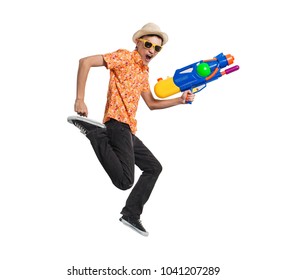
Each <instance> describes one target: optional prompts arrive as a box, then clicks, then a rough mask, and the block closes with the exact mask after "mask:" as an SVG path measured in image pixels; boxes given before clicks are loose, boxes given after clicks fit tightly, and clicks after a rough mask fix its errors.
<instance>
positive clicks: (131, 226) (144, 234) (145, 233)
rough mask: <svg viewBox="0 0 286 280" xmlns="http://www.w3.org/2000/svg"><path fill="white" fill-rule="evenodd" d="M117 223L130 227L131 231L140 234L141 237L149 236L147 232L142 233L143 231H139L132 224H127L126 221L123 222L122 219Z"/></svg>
mask: <svg viewBox="0 0 286 280" xmlns="http://www.w3.org/2000/svg"><path fill="white" fill-rule="evenodd" d="M119 221H120V222H122V223H123V224H124V225H126V226H128V227H130V228H131V229H133V230H134V231H136V232H137V233H140V234H141V235H143V236H148V235H149V233H148V232H144V231H142V230H140V229H138V228H136V227H134V226H133V225H132V224H130V223H128V222H127V221H126V220H124V219H122V218H120V219H119Z"/></svg>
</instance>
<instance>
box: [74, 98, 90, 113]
mask: <svg viewBox="0 0 286 280" xmlns="http://www.w3.org/2000/svg"><path fill="white" fill-rule="evenodd" d="M74 110H75V112H77V113H78V114H79V115H80V116H82V117H87V115H88V110H87V106H86V105H85V103H84V101H83V100H79V99H77V100H76V101H75V103H74Z"/></svg>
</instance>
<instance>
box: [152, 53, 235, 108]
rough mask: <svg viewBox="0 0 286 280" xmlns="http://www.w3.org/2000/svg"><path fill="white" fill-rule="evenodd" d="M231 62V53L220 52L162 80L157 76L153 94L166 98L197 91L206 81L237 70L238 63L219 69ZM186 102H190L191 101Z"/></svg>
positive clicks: (232, 60) (232, 59)
mask: <svg viewBox="0 0 286 280" xmlns="http://www.w3.org/2000/svg"><path fill="white" fill-rule="evenodd" d="M233 62H234V57H233V56H232V55H230V54H227V55H224V54H223V53H220V54H219V55H217V56H215V57H214V58H212V59H208V60H201V61H198V62H195V63H193V64H190V65H188V66H186V67H183V68H181V69H178V70H176V72H175V74H174V76H173V77H167V78H166V79H164V80H163V79H162V78H159V79H158V82H157V83H156V85H155V88H154V91H155V94H156V95H157V96H158V97H159V98H166V97H169V96H171V95H173V94H176V93H178V92H183V91H185V90H191V91H192V93H196V92H199V91H201V90H202V89H204V88H205V87H206V85H207V83H209V82H212V81H214V80H216V79H218V78H220V77H221V76H223V75H225V74H230V73H232V72H234V71H237V70H238V69H239V66H238V65H236V66H233V67H230V68H228V69H225V70H221V69H222V68H224V67H226V66H228V65H231V64H232V63H233ZM188 103H190V104H191V103H192V102H188Z"/></svg>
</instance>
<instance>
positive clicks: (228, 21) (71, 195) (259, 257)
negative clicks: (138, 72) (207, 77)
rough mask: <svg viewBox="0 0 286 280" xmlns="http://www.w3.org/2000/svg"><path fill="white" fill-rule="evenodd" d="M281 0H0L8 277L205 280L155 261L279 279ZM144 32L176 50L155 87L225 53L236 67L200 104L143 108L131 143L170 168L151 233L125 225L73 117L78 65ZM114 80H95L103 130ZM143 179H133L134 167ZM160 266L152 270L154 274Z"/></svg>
mask: <svg viewBox="0 0 286 280" xmlns="http://www.w3.org/2000/svg"><path fill="white" fill-rule="evenodd" d="M282 3H283V1H278V0H274V1H247V2H243V1H224V0H218V1H212V0H205V1H183V0H177V1H172V2H171V1H169V2H168V1H151V2H150V1H140V2H137V1H115V0H114V1H111V0H105V1H86V0H82V1H59V0H57V1H32V0H27V1H13V0H11V1H3V2H1V6H0V24H1V46H0V48H1V52H0V58H1V59H0V62H1V70H0V71H1V73H0V74H1V76H0V81H1V82H0V94H1V110H0V112H1V131H2V132H1V147H0V149H1V151H0V152H1V194H0V213H1V231H0V235H1V241H0V242H1V249H0V252H1V253H0V254H1V259H2V260H1V269H0V278H1V279H5V280H9V279H29V280H32V279H42V280H44V279H49V280H50V279H59V280H63V279H111V278H112V279H115V278H116V279H125V278H126V279H135V278H136V279H150V278H151V279H164V278H166V279H177V278H178V279H181V278H184V279H185V278H186V279H187V278H192V279H202V278H205V277H206V276H204V277H203V276H197V277H196V276H184V277H183V276H176V275H173V276H161V275H160V272H161V270H160V268H161V267H162V266H165V267H166V266H172V267H174V266H183V267H185V266H219V267H220V268H221V272H220V273H219V275H218V276H209V277H208V279H222V280H224V279H225V280H230V279H232V280H236V279H239V280H241V279H251V280H253V279H260V280H261V279H275V280H280V279H281V280H282V279H283V280H285V276H286V271H285V249H286V248H285V236H286V232H285V210H286V209H285V208H286V207H285V195H284V193H283V191H284V188H285V186H286V184H285V183H286V180H285V156H286V151H285V141H286V137H285V119H286V118H285V117H286V113H285V109H284V107H285V100H286V98H285V94H286V92H285V87H284V85H285V84H284V81H285V47H286V46H285V40H284V39H283V37H285V31H284V28H283V26H285V23H286V22H285V15H284V13H283V12H282V11H283V8H282ZM147 22H155V23H157V24H158V25H160V27H161V29H162V30H163V31H165V32H167V33H168V35H169V38H170V41H169V42H168V44H167V45H166V46H165V47H164V49H163V51H162V53H160V54H159V55H158V56H157V57H156V59H155V60H154V61H152V62H151V63H150V65H149V66H150V83H151V87H153V86H154V84H155V83H156V79H157V78H159V77H163V78H164V77H166V76H172V75H173V74H174V72H175V70H176V69H177V68H181V67H184V66H186V65H188V64H191V63H193V62H196V61H199V60H201V59H208V58H212V57H213V56H215V55H217V54H219V53H220V52H223V53H225V54H227V53H231V54H232V55H234V56H235V58H236V60H235V64H238V65H240V70H239V71H237V72H235V73H233V74H231V75H228V76H224V77H223V78H221V79H219V80H218V81H216V82H214V83H210V84H209V85H208V86H207V88H206V89H204V90H203V91H202V92H201V93H198V94H197V96H196V100H195V102H194V103H193V104H192V105H185V106H177V107H174V108H171V109H167V110H161V111H149V110H148V109H147V107H146V105H145V104H144V102H142V101H141V102H140V108H139V111H138V114H137V119H138V122H139V125H138V134H137V135H138V137H139V138H141V139H142V140H143V141H144V143H145V144H146V145H147V146H148V147H149V148H150V149H151V150H152V151H153V153H154V154H155V155H156V157H157V158H158V159H159V160H160V162H161V163H162V165H163V172H162V174H161V176H160V178H159V180H158V183H157V184H156V187H155V189H154V192H153V193H152V196H151V198H150V200H149V201H148V203H147V204H146V207H145V210H144V213H143V215H142V220H143V224H144V226H145V227H146V228H147V230H148V231H149V232H150V235H149V237H148V238H145V237H142V236H140V235H138V234H136V233H135V232H133V231H131V230H130V229H128V228H127V227H124V226H123V225H122V224H121V223H120V222H119V221H118V219H119V217H120V214H119V213H120V211H121V208H122V207H123V206H124V203H125V200H126V198H127V196H128V193H129V191H126V192H122V191H119V190H117V189H116V188H115V187H114V186H113V185H112V184H111V182H110V180H109V178H108V177H107V175H106V174H105V172H104V170H103V169H102V167H101V166H100V164H99V163H98V161H97V159H96V156H95V154H94V152H93V150H92V148H91V146H90V144H89V142H88V141H87V139H86V138H85V137H84V136H83V135H82V134H80V133H79V131H78V130H77V129H76V128H74V127H73V126H71V125H70V124H68V123H67V122H66V118H67V116H68V115H73V114H74V112H73V104H74V98H75V85H76V73H77V67H78V60H79V59H80V58H81V57H84V56H88V55H93V54H102V53H107V52H110V51H114V50H117V49H118V48H126V49H129V50H133V48H134V44H133V42H132V40H131V37H132V35H133V33H134V32H135V31H137V30H138V29H140V28H141V27H142V26H143V25H144V24H145V23H147ZM108 78H109V73H108V71H107V70H106V69H104V68H96V69H92V70H91V71H90V75H89V80H88V83H87V89H86V103H87V105H88V108H89V112H90V114H89V117H90V118H93V119H97V120H100V121H101V120H102V116H103V110H104V106H105V98H106V91H107V84H108ZM136 176H137V177H138V176H139V170H137V171H136ZM122 265H124V266H125V267H126V268H129V269H132V268H150V269H152V271H153V274H152V276H141V277H139V276H137V277H131V276H129V277H127V276H125V277H122V278H121V277H112V276H93V277H88V276H77V277H76V276H74V277H72V276H68V275H67V269H69V268H71V267H72V266H75V267H77V268H84V267H89V266H90V267H92V268H107V267H111V268H120V267H122ZM154 270H157V273H155V272H154Z"/></svg>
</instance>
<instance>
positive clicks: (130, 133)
mask: <svg viewBox="0 0 286 280" xmlns="http://www.w3.org/2000/svg"><path fill="white" fill-rule="evenodd" d="M167 41H168V36H167V34H166V33H164V32H162V31H161V29H160V28H159V26H157V25H156V24H154V23H148V24H146V25H144V26H143V27H142V28H141V29H140V30H138V31H137V32H135V34H134V35H133V42H134V43H135V44H136V48H135V50H133V51H128V50H123V49H120V50H117V51H115V52H112V53H108V54H105V55H94V56H89V57H86V58H83V59H80V62H79V68H78V76H77V93H76V101H75V105H74V110H75V112H77V113H78V114H79V115H80V116H81V117H79V116H75V117H69V118H68V121H69V122H70V123H72V124H74V125H75V126H76V127H78V128H79V129H80V130H81V132H83V133H84V134H85V135H86V137H87V138H88V139H89V140H90V143H91V145H92V147H93V149H94V151H95V153H96V155H97V157H98V159H99V161H100V162H101V164H102V166H103V168H104V169H105V171H106V172H107V174H108V175H109V177H110V179H111V180H112V182H113V184H114V185H115V186H116V187H117V188H119V189H121V190H127V189H129V188H131V187H132V186H133V183H134V169H135V165H137V166H138V167H139V168H140V169H141V170H142V174H141V176H140V178H139V179H138V181H137V183H136V184H135V186H134V187H133V189H132V191H131V193H130V195H129V197H128V199H127V201H126V204H125V207H124V208H123V209H122V211H121V214H122V217H121V218H120V221H121V222H122V223H123V224H125V225H127V226H129V227H131V228H132V229H134V230H136V231H137V232H139V233H140V234H142V235H144V236H148V232H147V231H146V230H145V228H144V227H143V225H142V223H141V220H140V216H141V214H142V211H143V207H144V205H145V203H146V202H147V200H148V199H149V197H150V194H151V192H152V190H153V188H154V185H155V183H156V181H157V179H158V177H159V174H160V173H161V171H162V166H161V164H160V162H159V161H158V160H157V159H156V158H155V156H154V155H153V154H152V153H151V152H150V151H149V149H148V148H147V147H146V146H145V145H144V144H143V143H142V141H141V140H140V139H139V138H138V137H137V136H136V135H135V134H136V130H137V121H136V118H135V116H136V111H137V106H138V102H139V99H140V96H141V97H142V98H143V100H144V101H145V102H146V104H147V106H148V107H149V108H150V109H151V110H155V109H164V108H168V107H171V106H175V105H179V104H185V103H186V101H193V100H194V95H193V94H192V93H191V92H190V91H186V92H184V93H183V94H182V96H180V97H178V98H173V99H166V100H159V99H155V98H154V97H153V95H152V93H151V90H150V85H149V67H148V64H149V63H150V61H152V60H153V59H154V58H155V57H156V55H157V54H158V53H159V52H160V51H161V50H162V46H163V45H165V44H166V43H167ZM98 66H105V67H106V68H107V69H109V70H110V82H109V88H108V95H107V103H106V108H105V113H104V119H103V123H104V124H101V123H97V122H94V121H92V120H90V119H87V118H86V117H87V116H88V109H87V106H86V104H85V102H84V96H85V86H86V80H87V77H88V73H89V70H90V68H91V67H98Z"/></svg>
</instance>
